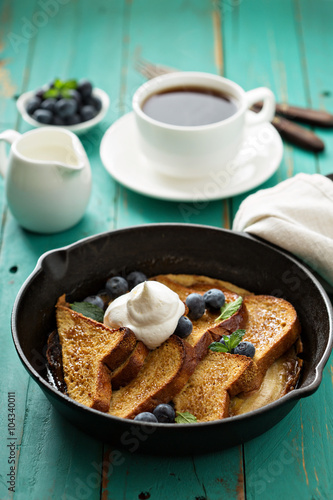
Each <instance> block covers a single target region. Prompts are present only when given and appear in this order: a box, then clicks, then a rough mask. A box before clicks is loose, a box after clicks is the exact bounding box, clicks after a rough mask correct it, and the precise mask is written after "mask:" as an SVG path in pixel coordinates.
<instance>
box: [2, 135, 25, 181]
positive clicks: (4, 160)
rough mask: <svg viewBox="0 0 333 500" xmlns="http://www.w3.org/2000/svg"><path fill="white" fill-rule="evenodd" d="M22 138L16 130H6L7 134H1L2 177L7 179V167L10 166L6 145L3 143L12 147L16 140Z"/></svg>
mask: <svg viewBox="0 0 333 500" xmlns="http://www.w3.org/2000/svg"><path fill="white" fill-rule="evenodd" d="M20 136H21V134H20V133H19V132H16V130H6V131H5V132H2V133H1V134H0V141H1V142H0V175H1V176H2V177H5V175H6V171H7V166H8V157H7V154H6V150H5V145H4V143H3V142H2V141H5V142H7V143H8V144H10V145H12V144H13V142H14V141H16V139H18V138H19V137H20Z"/></svg>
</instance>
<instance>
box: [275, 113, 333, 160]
mask: <svg viewBox="0 0 333 500" xmlns="http://www.w3.org/2000/svg"><path fill="white" fill-rule="evenodd" d="M272 125H274V127H275V128H276V130H277V131H278V132H279V133H280V135H281V136H282V137H283V139H285V140H286V141H289V142H291V143H292V144H295V145H296V146H299V147H301V148H303V149H307V150H308V151H313V152H315V153H319V152H320V151H323V150H324V148H325V145H324V143H323V141H322V140H321V139H320V138H319V137H318V136H317V135H316V134H314V133H313V132H312V131H311V130H308V129H306V128H304V127H300V126H299V125H296V123H293V122H291V121H289V120H287V119H286V118H282V117H281V116H275V117H274V118H273V120H272Z"/></svg>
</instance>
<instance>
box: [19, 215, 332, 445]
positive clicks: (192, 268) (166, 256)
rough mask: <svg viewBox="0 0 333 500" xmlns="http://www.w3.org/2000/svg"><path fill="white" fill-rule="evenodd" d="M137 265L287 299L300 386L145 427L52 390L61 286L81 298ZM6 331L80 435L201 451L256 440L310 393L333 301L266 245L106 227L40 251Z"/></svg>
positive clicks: (195, 231)
mask: <svg viewBox="0 0 333 500" xmlns="http://www.w3.org/2000/svg"><path fill="white" fill-rule="evenodd" d="M133 270H140V271H143V272H144V273H146V274H147V275H148V276H152V275H155V274H160V273H189V274H204V275H207V276H212V277H214V278H220V279H223V280H226V281H231V282H232V283H235V284H237V285H239V286H241V287H243V288H247V289H249V290H251V291H253V292H255V293H258V294H271V295H276V296H279V297H283V298H285V299H286V300H289V301H290V302H291V303H292V304H293V305H294V306H295V308H296V310H297V313H298V315H299V318H300V322H301V325H302V340H303V344H304V366H303V369H302V373H301V377H300V382H299V386H298V388H297V389H295V390H294V391H292V392H290V393H289V394H287V395H286V396H284V397H282V398H281V399H279V400H278V401H276V402H274V403H272V404H269V405H267V406H266V407H264V408H261V409H259V410H256V411H253V412H250V413H248V414H245V415H240V416H236V417H232V418H226V419H224V420H221V421H215V422H209V423H198V424H187V425H184V424H148V423H147V424H146V425H144V426H143V425H142V424H140V423H139V422H133V421H132V420H125V419H121V418H116V417H112V416H110V415H107V414H103V413H101V412H98V411H96V410H92V409H90V408H86V407H85V406H83V405H81V404H79V403H76V402H75V401H73V400H71V399H70V398H69V397H67V396H65V395H63V394H61V393H60V392H58V391H57V390H56V389H54V388H53V387H52V386H51V385H50V384H49V383H48V382H47V380H46V375H45V343H46V338H47V335H48V334H49V333H50V332H51V331H52V330H53V329H54V327H55V314H54V305H55V303H56V300H57V298H58V297H59V296H60V295H61V294H63V293H64V292H65V293H67V294H68V295H69V298H70V300H74V299H75V300H82V299H83V298H84V297H85V296H87V295H89V294H92V293H96V292H97V291H98V290H99V289H101V288H102V287H103V284H104V283H105V281H106V279H107V278H108V277H109V276H110V275H113V274H120V273H124V275H125V274H127V273H128V272H130V271H133ZM12 333H13V339H14V343H15V347H16V349H17V352H18V354H19V356H20V358H21V361H22V363H23V365H24V366H25V368H26V369H27V370H28V372H29V374H30V375H31V376H32V377H33V378H34V380H35V381H36V382H37V383H38V384H39V386H40V387H41V389H42V390H43V391H44V393H45V395H46V396H47V397H48V398H49V400H50V401H51V403H52V404H53V405H54V406H55V407H56V408H57V410H59V412H60V413H62V414H63V415H64V416H65V417H66V418H67V419H69V420H70V421H71V422H72V423H73V424H74V425H76V426H77V427H79V428H80V429H82V430H83V431H84V432H87V433H89V434H91V435H93V436H94V437H96V438H98V439H101V440H104V441H108V442H110V443H112V444H113V445H114V446H117V447H123V448H126V449H127V450H129V451H131V452H134V451H139V452H148V453H163V454H169V453H177V454H179V453H190V452H193V453H202V452H208V451H214V450H221V449H224V448H227V447H230V446H234V445H237V444H239V443H242V442H244V441H247V440H249V439H252V438H254V437H255V436H258V435H259V434H261V433H263V432H265V431H266V430H268V429H269V428H271V427H272V426H274V425H275V424H276V423H277V422H279V421H280V420H281V419H282V418H283V417H284V416H285V415H286V414H287V413H288V412H289V411H290V410H291V409H292V408H293V406H294V405H295V404H296V403H297V401H298V400H299V399H300V398H303V397H306V396H309V395H311V394H312V393H313V392H315V390H316V389H317V388H318V386H319V384H320V381H321V378H322V372H323V368H324V366H325V363H326V362H327V360H328V357H329V354H330V352H331V349H332V306H331V303H330V301H329V299H328V297H327V295H326V293H325V291H324V289H323V288H322V286H321V285H320V284H319V282H318V281H317V280H316V278H315V277H314V276H313V275H312V274H311V273H310V272H309V271H308V270H307V268H306V267H304V266H303V265H302V264H301V263H299V262H298V261H297V260H296V259H294V258H293V257H291V256H289V255H287V254H286V253H284V252H282V251H280V250H278V249H276V248H273V247H271V246H270V245H268V244H266V243H264V242H262V241H258V240H255V239H254V238H252V237H251V236H248V235H246V234H239V233H235V232H231V231H227V230H223V229H216V228H213V227H208V226H197V225H190V224H154V225H146V226H136V227H130V228H126V229H121V230H117V231H112V232H108V233H103V234H100V235H97V236H93V237H90V238H87V239H84V240H81V241H79V242H77V243H75V244H73V245H70V246H68V247H65V248H60V249H58V250H54V251H51V252H47V253H46V254H44V255H42V256H41V258H40V259H39V261H38V263H37V266H36V268H35V270H34V271H33V273H32V274H31V275H30V277H29V278H28V279H27V281H26V282H25V283H24V285H23V286H22V288H21V290H20V292H19V294H18V296H17V298H16V301H15V304H14V308H13V313H12Z"/></svg>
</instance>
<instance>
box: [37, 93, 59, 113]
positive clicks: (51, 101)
mask: <svg viewBox="0 0 333 500" xmlns="http://www.w3.org/2000/svg"><path fill="white" fill-rule="evenodd" d="M56 102H57V99H55V98H54V97H49V98H48V99H45V100H44V101H43V102H42V103H41V105H40V108H41V109H47V110H48V111H51V112H52V113H53V112H54V107H55V104H56Z"/></svg>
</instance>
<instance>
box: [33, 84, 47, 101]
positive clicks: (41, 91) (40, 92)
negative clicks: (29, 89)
mask: <svg viewBox="0 0 333 500" xmlns="http://www.w3.org/2000/svg"><path fill="white" fill-rule="evenodd" d="M46 90H47V89H46V88H45V87H42V88H40V89H38V90H36V92H35V97H38V98H39V99H43V96H44V94H45V92H46Z"/></svg>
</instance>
